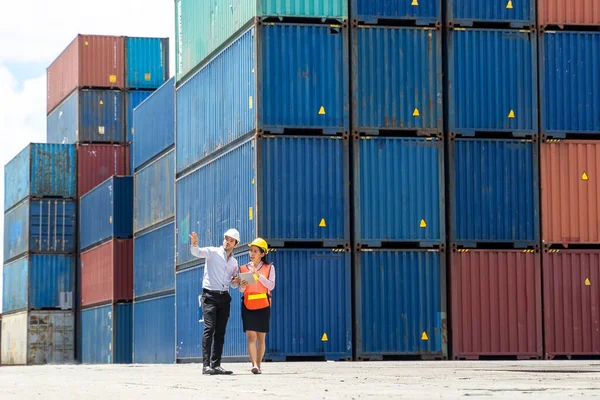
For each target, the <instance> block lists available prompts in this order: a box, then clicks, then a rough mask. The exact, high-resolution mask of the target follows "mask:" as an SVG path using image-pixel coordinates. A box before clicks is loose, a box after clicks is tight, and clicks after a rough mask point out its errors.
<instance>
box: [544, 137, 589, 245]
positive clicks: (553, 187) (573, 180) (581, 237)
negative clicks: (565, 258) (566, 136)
mask: <svg viewBox="0 0 600 400" xmlns="http://www.w3.org/2000/svg"><path fill="white" fill-rule="evenodd" d="M540 155H541V172H542V182H541V188H542V212H541V214H542V242H543V243H545V244H552V243H560V244H577V243H579V244H597V243H600V184H599V180H600V142H599V141H592V140H564V141H555V142H554V141H553V142H545V143H542V145H541V153H540Z"/></svg>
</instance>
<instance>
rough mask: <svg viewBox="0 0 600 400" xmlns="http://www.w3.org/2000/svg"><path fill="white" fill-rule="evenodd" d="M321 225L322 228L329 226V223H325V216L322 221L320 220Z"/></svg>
mask: <svg viewBox="0 0 600 400" xmlns="http://www.w3.org/2000/svg"><path fill="white" fill-rule="evenodd" d="M319 226H320V227H321V228H325V227H326V226H327V224H326V223H325V218H323V219H322V220H321V222H319Z"/></svg>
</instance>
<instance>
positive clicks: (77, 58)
mask: <svg viewBox="0 0 600 400" xmlns="http://www.w3.org/2000/svg"><path fill="white" fill-rule="evenodd" d="M124 43H125V42H124V39H123V38H122V37H116V36H96V35H78V36H77V37H76V38H75V39H74V40H73V41H72V42H71V43H70V44H69V45H68V46H67V48H66V49H65V50H64V51H63V52H62V53H61V54H60V55H59V56H58V58H56V60H54V62H53V63H52V64H51V65H50V66H49V67H48V70H47V85H48V88H47V96H48V108H47V112H48V114H50V112H51V111H52V110H53V109H54V108H56V106H57V105H58V104H59V103H60V102H62V101H63V100H64V99H65V98H67V96H68V95H69V94H70V93H72V92H73V91H74V90H75V89H78V88H84V87H93V88H114V89H122V88H123V87H124V85H125V76H124V75H125V45H124Z"/></svg>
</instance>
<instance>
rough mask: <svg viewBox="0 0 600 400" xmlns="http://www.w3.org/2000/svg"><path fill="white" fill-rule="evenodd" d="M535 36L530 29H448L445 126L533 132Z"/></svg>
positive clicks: (471, 132)
mask: <svg viewBox="0 0 600 400" xmlns="http://www.w3.org/2000/svg"><path fill="white" fill-rule="evenodd" d="M536 43H537V40H536V34H535V33H532V32H521V31H511V30H493V29H487V30H482V29H468V30H463V29H460V30H459V29H455V30H451V31H449V32H448V50H447V51H448V53H449V56H448V82H449V95H448V109H449V111H448V117H449V119H448V124H449V127H448V130H449V132H450V133H455V134H460V135H466V136H473V135H474V134H476V133H484V132H507V133H512V134H514V135H534V134H537V129H538V123H537V118H538V117H537V45H536Z"/></svg>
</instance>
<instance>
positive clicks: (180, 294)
mask: <svg viewBox="0 0 600 400" xmlns="http://www.w3.org/2000/svg"><path fill="white" fill-rule="evenodd" d="M235 257H236V259H237V260H238V264H239V265H244V264H247V263H248V262H250V257H249V256H248V253H245V254H242V255H238V256H235ZM203 276H204V265H200V266H198V267H196V268H191V269H186V270H184V271H181V272H178V273H177V278H176V281H177V290H176V292H175V293H176V308H177V359H178V360H179V359H190V358H195V359H201V358H202V332H203V331H204V322H203V321H202V308H200V304H199V301H198V296H199V295H200V294H201V293H202V278H203ZM229 294H230V295H231V311H230V314H229V321H228V322H227V333H226V334H225V345H224V347H223V357H224V358H244V359H247V357H248V350H247V347H246V342H247V340H246V334H245V333H244V330H243V328H242V314H241V313H242V301H241V294H240V292H239V290H238V289H233V288H229Z"/></svg>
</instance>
